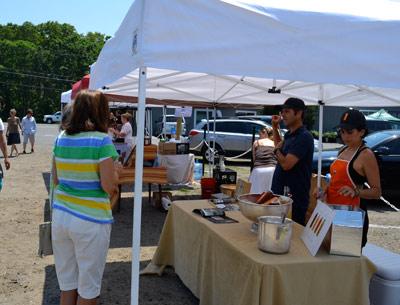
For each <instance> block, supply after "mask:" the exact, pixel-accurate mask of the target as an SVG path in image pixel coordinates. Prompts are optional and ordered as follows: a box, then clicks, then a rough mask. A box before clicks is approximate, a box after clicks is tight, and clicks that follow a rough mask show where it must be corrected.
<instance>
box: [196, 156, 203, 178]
mask: <svg viewBox="0 0 400 305" xmlns="http://www.w3.org/2000/svg"><path fill="white" fill-rule="evenodd" d="M201 177H203V164H201V163H200V162H198V161H197V160H195V161H194V180H200V179H201Z"/></svg>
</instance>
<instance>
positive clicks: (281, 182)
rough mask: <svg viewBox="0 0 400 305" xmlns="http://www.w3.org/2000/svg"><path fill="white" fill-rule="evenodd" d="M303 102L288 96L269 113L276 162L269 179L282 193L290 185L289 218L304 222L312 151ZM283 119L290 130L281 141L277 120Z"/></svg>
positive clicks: (277, 190)
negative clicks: (276, 111) (279, 108)
mask: <svg viewBox="0 0 400 305" xmlns="http://www.w3.org/2000/svg"><path fill="white" fill-rule="evenodd" d="M305 110H306V106H305V104H304V102H303V101H302V100H301V99H298V98H289V99H287V100H286V101H285V103H284V104H283V106H282V111H281V116H282V118H281V117H280V116H277V115H275V116H273V117H272V128H273V131H274V142H275V156H276V159H277V161H278V164H277V166H276V169H275V173H274V177H273V180H272V187H271V188H272V191H273V192H274V193H275V194H283V193H284V187H285V186H286V187H289V190H290V193H291V194H292V199H293V206H292V219H293V220H294V221H296V222H297V223H299V224H301V225H305V215H306V212H307V208H308V203H309V199H310V198H309V192H310V182H311V166H312V158H313V153H314V140H313V137H312V135H311V133H310V132H309V131H308V130H307V129H306V128H305V127H304V126H303V119H304V113H305ZM281 120H283V122H284V123H285V125H286V127H287V129H288V130H289V131H288V132H287V133H286V134H285V136H284V140H283V141H282V139H281V136H280V133H279V123H280V121H281Z"/></svg>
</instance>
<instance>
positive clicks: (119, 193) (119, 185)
mask: <svg viewBox="0 0 400 305" xmlns="http://www.w3.org/2000/svg"><path fill="white" fill-rule="evenodd" d="M118 190H119V191H118V205H117V212H119V211H120V209H121V193H122V185H121V184H118Z"/></svg>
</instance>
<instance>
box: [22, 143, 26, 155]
mask: <svg viewBox="0 0 400 305" xmlns="http://www.w3.org/2000/svg"><path fill="white" fill-rule="evenodd" d="M26 144H27V143H25V141H24V142H23V143H22V148H23V149H24V151H23V152H24V154H26Z"/></svg>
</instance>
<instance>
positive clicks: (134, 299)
mask: <svg viewBox="0 0 400 305" xmlns="http://www.w3.org/2000/svg"><path fill="white" fill-rule="evenodd" d="M146 73H147V70H146V67H140V69H139V94H138V97H139V99H138V107H137V109H138V120H137V136H136V160H135V189H134V192H135V196H134V202H133V234H132V279H131V305H138V304H139V263H140V226H141V217H142V175H143V150H144V120H145V108H146ZM149 200H150V198H149Z"/></svg>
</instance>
